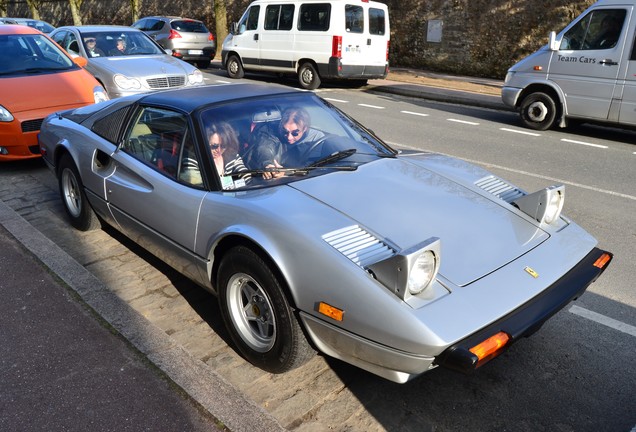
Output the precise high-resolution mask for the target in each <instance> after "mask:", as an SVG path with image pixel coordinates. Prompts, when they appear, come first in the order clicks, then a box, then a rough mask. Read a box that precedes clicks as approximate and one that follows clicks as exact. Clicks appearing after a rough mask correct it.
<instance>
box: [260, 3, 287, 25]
mask: <svg viewBox="0 0 636 432" xmlns="http://www.w3.org/2000/svg"><path fill="white" fill-rule="evenodd" d="M293 24H294V5H291V4H286V5H270V6H267V8H266V9H265V30H291V29H292V26H293Z"/></svg>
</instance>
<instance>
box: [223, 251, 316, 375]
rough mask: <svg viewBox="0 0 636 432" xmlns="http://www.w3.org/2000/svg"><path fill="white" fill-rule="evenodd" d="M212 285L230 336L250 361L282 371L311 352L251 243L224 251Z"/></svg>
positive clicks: (298, 363)
mask: <svg viewBox="0 0 636 432" xmlns="http://www.w3.org/2000/svg"><path fill="white" fill-rule="evenodd" d="M217 287H218V291H219V306H220V309H221V315H222V317H223V321H224V322H225V325H226V327H227V329H228V331H229V333H230V336H231V337H232V341H233V342H234V344H235V345H236V346H237V348H238V350H239V351H240V353H241V354H242V355H243V357H245V359H246V360H247V361H249V362H250V363H252V364H253V365H254V366H257V367H259V368H261V369H263V370H265V371H268V372H271V373H282V372H286V371H289V370H291V369H294V368H297V367H299V366H301V365H302V364H304V363H305V362H307V360H309V359H310V358H311V357H312V356H313V355H314V351H313V349H312V348H311V347H310V346H309V343H308V342H307V339H306V338H305V335H304V334H303V332H302V329H301V328H300V325H299V324H298V321H297V320H296V318H295V317H294V315H293V313H292V309H291V307H290V306H289V303H288V302H287V298H286V297H285V294H284V292H283V289H282V286H281V283H280V281H279V279H278V277H277V276H276V275H275V274H274V273H273V272H272V270H271V269H270V267H269V266H268V265H267V264H266V263H265V261H264V260H263V259H262V258H261V257H260V256H258V255H257V254H256V253H255V252H253V251H252V250H251V249H249V248H247V247H244V246H238V247H235V248H233V249H231V250H230V251H229V252H228V253H227V255H226V256H225V257H224V258H223V260H222V261H221V264H220V266H219V272H218V283H217Z"/></svg>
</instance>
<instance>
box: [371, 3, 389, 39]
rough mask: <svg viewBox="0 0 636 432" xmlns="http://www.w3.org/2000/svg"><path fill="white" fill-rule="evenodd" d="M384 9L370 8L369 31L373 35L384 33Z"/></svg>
mask: <svg viewBox="0 0 636 432" xmlns="http://www.w3.org/2000/svg"><path fill="white" fill-rule="evenodd" d="M384 23H385V21H384V11H383V10H382V9H376V8H369V33H370V34H372V35H384V33H385V31H386V30H385V28H384Z"/></svg>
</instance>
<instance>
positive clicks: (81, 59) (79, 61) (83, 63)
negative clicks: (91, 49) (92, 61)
mask: <svg viewBox="0 0 636 432" xmlns="http://www.w3.org/2000/svg"><path fill="white" fill-rule="evenodd" d="M73 63H75V64H76V65H78V66H79V67H82V68H83V67H86V65H87V64H88V60H86V59H85V58H84V57H80V56H73Z"/></svg>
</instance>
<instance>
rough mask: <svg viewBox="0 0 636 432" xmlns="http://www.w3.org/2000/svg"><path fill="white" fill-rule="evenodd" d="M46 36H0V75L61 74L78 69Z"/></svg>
mask: <svg viewBox="0 0 636 432" xmlns="http://www.w3.org/2000/svg"><path fill="white" fill-rule="evenodd" d="M76 67H77V66H75V64H74V63H73V61H72V60H71V59H70V58H69V57H68V56H67V55H65V54H64V53H63V52H62V51H61V50H60V49H59V48H58V47H57V45H55V44H54V43H53V42H51V41H50V40H49V39H48V38H47V37H46V36H42V35H35V34H19V35H0V75H1V76H7V75H24V74H38V73H47V72H59V71H63V70H69V69H73V68H76Z"/></svg>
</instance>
